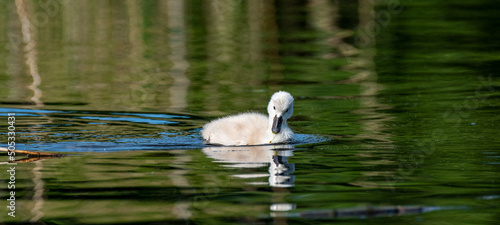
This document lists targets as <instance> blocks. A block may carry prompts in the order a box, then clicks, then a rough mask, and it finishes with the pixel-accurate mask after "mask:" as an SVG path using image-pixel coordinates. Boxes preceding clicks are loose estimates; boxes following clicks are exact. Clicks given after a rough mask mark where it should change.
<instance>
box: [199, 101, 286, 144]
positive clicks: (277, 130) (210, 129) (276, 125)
mask: <svg viewBox="0 0 500 225" xmlns="http://www.w3.org/2000/svg"><path fill="white" fill-rule="evenodd" d="M267 112H268V114H269V115H268V116H266V115H264V114H260V113H253V112H249V113H241V114H237V115H232V116H227V117H223V118H220V119H216V120H214V121H212V122H210V123H208V124H206V125H205V126H203V130H202V131H201V135H202V136H203V139H204V141H205V142H206V143H207V144H215V145H263V144H271V143H272V144H275V143H285V142H289V141H290V140H291V139H292V138H293V131H292V130H291V129H290V128H289V127H288V125H287V123H286V121H287V119H289V118H290V117H291V116H292V114H293V97H292V95H290V93H288V92H285V91H278V92H276V93H274V94H273V95H272V96H271V100H270V101H269V104H268V105H267Z"/></svg>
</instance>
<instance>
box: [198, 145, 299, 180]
mask: <svg viewBox="0 0 500 225" xmlns="http://www.w3.org/2000/svg"><path fill="white" fill-rule="evenodd" d="M293 148H294V147H293V145H259V146H211V147H205V148H203V149H202V150H203V153H205V154H206V155H207V157H209V158H212V159H214V160H215V162H218V163H224V164H226V165H224V166H226V167H235V168H259V167H266V166H267V167H269V169H268V171H269V173H252V174H236V175H233V176H234V177H239V178H243V179H255V178H260V177H269V179H268V182H267V183H266V182H249V184H254V185H263V184H269V185H270V186H272V187H292V186H294V182H295V176H294V175H293V172H294V171H295V164H293V163H288V158H289V157H291V156H293Z"/></svg>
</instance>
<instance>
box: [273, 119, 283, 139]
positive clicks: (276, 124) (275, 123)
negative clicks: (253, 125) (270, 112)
mask: <svg viewBox="0 0 500 225" xmlns="http://www.w3.org/2000/svg"><path fill="white" fill-rule="evenodd" d="M281 123H283V117H282V116H280V117H278V115H276V116H274V119H273V128H272V129H271V131H272V132H273V133H275V134H277V133H279V132H280V131H281Z"/></svg>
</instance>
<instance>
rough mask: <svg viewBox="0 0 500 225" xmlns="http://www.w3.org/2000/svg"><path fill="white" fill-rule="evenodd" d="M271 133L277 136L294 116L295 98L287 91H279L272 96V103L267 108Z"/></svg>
mask: <svg viewBox="0 0 500 225" xmlns="http://www.w3.org/2000/svg"><path fill="white" fill-rule="evenodd" d="M267 112H268V113H269V121H270V123H271V124H270V125H271V131H272V132H273V133H275V134H277V133H279V132H280V131H281V128H282V126H286V120H287V119H288V118H290V117H291V116H292V114H293V97H292V95H291V94H290V93H288V92H286V91H278V92H276V93H274V94H273V96H271V101H269V105H268V106H267Z"/></svg>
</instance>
